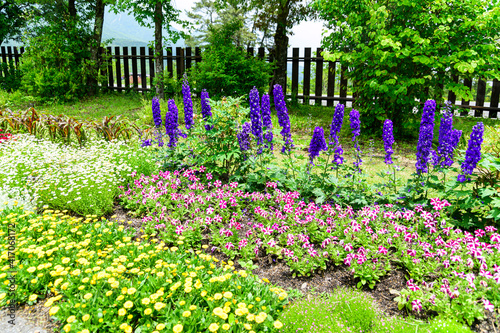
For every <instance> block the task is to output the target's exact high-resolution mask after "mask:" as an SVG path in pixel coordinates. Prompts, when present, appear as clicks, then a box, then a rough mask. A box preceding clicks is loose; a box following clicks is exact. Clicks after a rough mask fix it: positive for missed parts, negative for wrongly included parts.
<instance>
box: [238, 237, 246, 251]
mask: <svg viewBox="0 0 500 333" xmlns="http://www.w3.org/2000/svg"><path fill="white" fill-rule="evenodd" d="M247 244H248V242H247V240H246V239H242V240H240V242H239V243H238V249H239V250H241V249H242V248H244V247H245V246H247Z"/></svg>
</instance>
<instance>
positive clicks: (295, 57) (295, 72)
mask: <svg viewBox="0 0 500 333" xmlns="http://www.w3.org/2000/svg"><path fill="white" fill-rule="evenodd" d="M290 93H291V94H292V98H293V96H294V95H295V97H296V96H297V95H298V94H299V48H298V47H294V48H293V49H292V87H291V91H290Z"/></svg>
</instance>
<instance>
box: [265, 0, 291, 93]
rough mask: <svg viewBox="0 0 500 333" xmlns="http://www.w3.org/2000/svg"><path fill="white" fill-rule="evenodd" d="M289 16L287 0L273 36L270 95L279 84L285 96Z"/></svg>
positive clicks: (288, 2)
mask: <svg viewBox="0 0 500 333" xmlns="http://www.w3.org/2000/svg"><path fill="white" fill-rule="evenodd" d="M289 14H290V0H287V1H286V2H285V3H284V5H283V7H282V8H281V10H280V11H279V13H278V17H277V21H276V23H277V25H276V32H275V34H274V49H273V53H274V60H275V61H276V66H275V68H274V71H273V78H272V80H271V85H270V87H269V91H270V95H271V93H272V89H273V86H274V85H275V84H279V85H281V86H282V87H283V94H286V73H287V68H286V67H287V66H286V65H287V61H286V58H287V52H288V36H287V31H286V27H287V24H288V15H289Z"/></svg>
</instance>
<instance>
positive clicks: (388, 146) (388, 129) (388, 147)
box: [382, 119, 394, 165]
mask: <svg viewBox="0 0 500 333" xmlns="http://www.w3.org/2000/svg"><path fill="white" fill-rule="evenodd" d="M382 132H383V133H382V138H383V139H384V149H385V164H387V165H391V164H393V163H394V162H393V161H392V154H393V153H394V151H393V150H392V145H393V144H394V134H393V125H392V121H391V120H390V119H386V120H385V121H384V127H383V131H382Z"/></svg>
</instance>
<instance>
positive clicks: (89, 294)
mask: <svg viewBox="0 0 500 333" xmlns="http://www.w3.org/2000/svg"><path fill="white" fill-rule="evenodd" d="M91 297H92V294H91V293H87V294H85V295H84V296H83V298H85V299H87V300H88V299H90V298H91Z"/></svg>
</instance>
